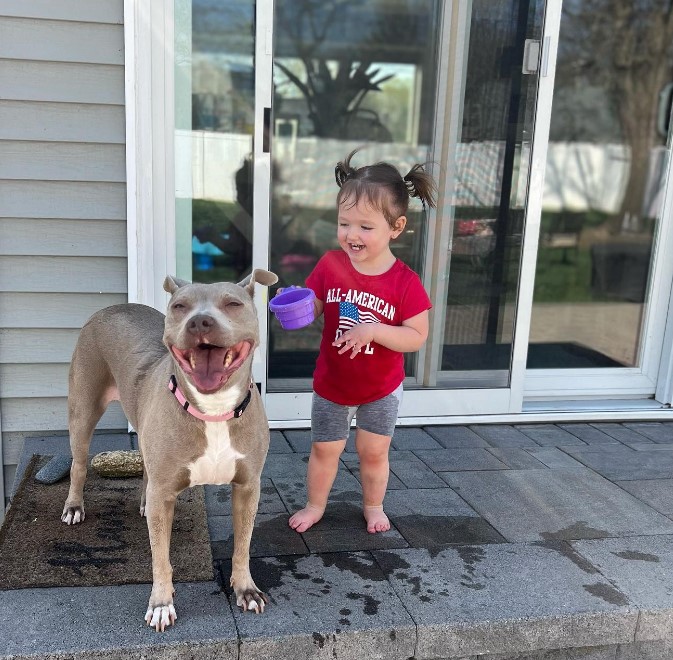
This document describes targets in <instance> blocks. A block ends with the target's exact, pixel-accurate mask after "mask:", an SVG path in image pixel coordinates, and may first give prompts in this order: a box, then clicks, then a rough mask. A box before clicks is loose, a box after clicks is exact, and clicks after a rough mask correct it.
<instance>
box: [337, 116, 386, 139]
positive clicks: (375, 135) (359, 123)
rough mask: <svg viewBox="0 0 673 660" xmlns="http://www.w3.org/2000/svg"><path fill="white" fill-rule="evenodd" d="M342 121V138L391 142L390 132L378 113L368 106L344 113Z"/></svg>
mask: <svg viewBox="0 0 673 660" xmlns="http://www.w3.org/2000/svg"><path fill="white" fill-rule="evenodd" d="M341 121H342V122H343V128H342V131H343V139H345V140H369V141H372V142H392V141H393V136H392V133H391V132H390V131H389V130H388V129H387V128H386V127H385V126H384V125H383V124H382V123H381V120H380V119H379V115H378V113H377V112H375V111H374V110H369V109H368V108H356V109H354V110H351V111H349V112H347V113H346V115H345V116H344V117H343V118H342V119H341Z"/></svg>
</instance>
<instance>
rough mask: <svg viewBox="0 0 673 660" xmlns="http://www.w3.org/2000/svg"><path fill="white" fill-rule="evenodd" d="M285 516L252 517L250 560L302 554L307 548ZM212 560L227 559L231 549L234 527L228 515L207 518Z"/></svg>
mask: <svg viewBox="0 0 673 660" xmlns="http://www.w3.org/2000/svg"><path fill="white" fill-rule="evenodd" d="M288 518H289V516H288V515H287V514H281V515H277V514H276V515H272V514H261V515H258V516H257V517H256V518H255V528H254V529H253V532H252V541H251V542H250V556H251V557H273V556H274V555H305V554H308V548H307V547H306V545H305V543H304V541H303V540H302V537H301V535H300V534H297V532H295V531H294V530H293V529H291V528H290V526H289V525H288ZM208 529H209V531H210V538H211V542H212V543H211V545H212V549H213V559H216V560H220V559H229V558H230V557H231V554H232V552H233V549H234V528H233V522H232V518H231V516H211V517H210V518H208Z"/></svg>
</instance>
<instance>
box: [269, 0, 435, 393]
mask: <svg viewBox="0 0 673 660" xmlns="http://www.w3.org/2000/svg"><path fill="white" fill-rule="evenodd" d="M441 4H442V3H440V2H438V1H436V0H412V1H410V2H405V3H401V2H393V3H391V2H383V1H381V0H370V1H368V2H355V1H352V2H348V1H346V2H324V3H315V2H309V1H305V0H300V1H297V0H277V1H276V2H275V23H274V42H275V55H274V73H273V77H274V99H273V131H272V133H273V141H272V148H271V154H272V161H273V162H272V173H271V176H272V191H271V236H270V266H271V269H272V270H273V271H274V272H276V273H277V274H278V275H279V277H280V284H281V285H282V286H287V285H290V284H303V283H304V281H305V278H306V276H307V275H308V274H309V273H310V272H311V270H312V268H313V266H314V265H315V264H316V262H317V260H318V258H319V257H320V256H321V255H322V254H323V253H324V252H325V251H326V250H329V249H334V248H338V244H337V242H336V194H337V192H338V188H337V186H336V183H335V180H334V166H335V165H336V163H337V161H340V160H343V159H344V158H345V157H346V155H347V154H348V153H349V152H350V151H352V150H353V149H356V148H361V153H360V154H358V155H357V156H356V157H355V159H354V164H355V165H356V166H357V165H364V164H367V163H372V162H377V161H380V160H385V161H388V162H391V163H393V164H394V165H396V166H397V167H399V168H400V170H403V174H404V173H406V172H407V171H408V170H409V169H410V167H411V165H413V164H414V163H416V162H421V163H424V162H428V161H430V160H431V157H432V146H433V145H432V142H433V130H434V108H435V104H436V79H437V73H438V71H437V59H436V52H437V49H438V38H439V33H438V29H437V27H436V26H438V25H441V14H440V7H441ZM427 222H428V218H427V215H426V214H425V213H424V212H423V211H422V209H421V206H420V204H416V203H414V202H412V205H411V206H410V210H409V214H408V224H407V230H406V231H405V232H404V234H403V235H402V236H401V237H400V238H399V239H398V240H396V241H395V242H394V243H393V244H392V245H391V247H392V249H393V252H394V253H395V254H396V256H398V257H399V258H400V259H402V260H403V261H404V262H405V263H407V264H408V265H409V266H411V267H412V268H413V269H414V270H415V271H416V272H418V273H419V274H422V273H423V263H424V256H425V255H424V251H425V233H426V227H427ZM320 333H321V325H320V323H316V324H314V325H313V326H311V327H309V328H308V329H306V330H304V331H302V332H299V333H288V332H285V331H283V330H282V329H281V327H280V325H279V324H278V322H277V320H276V319H275V318H273V317H272V318H271V319H270V331H269V372H268V377H269V385H268V387H269V390H276V391H278V390H287V389H289V390H292V389H304V390H308V389H310V387H311V383H310V379H311V376H312V374H313V368H314V366H315V359H316V356H317V351H318V346H319V343H320ZM415 362H416V356H410V357H409V359H408V360H407V369H408V372H413V371H414V364H415Z"/></svg>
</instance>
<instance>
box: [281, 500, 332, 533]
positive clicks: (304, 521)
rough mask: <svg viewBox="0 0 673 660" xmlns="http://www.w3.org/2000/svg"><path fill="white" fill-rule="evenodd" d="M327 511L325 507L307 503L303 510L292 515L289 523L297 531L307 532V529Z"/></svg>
mask: <svg viewBox="0 0 673 660" xmlns="http://www.w3.org/2000/svg"><path fill="white" fill-rule="evenodd" d="M323 513H325V509H324V508H323V509H321V508H320V507H319V506H314V505H313V504H307V505H306V506H305V507H304V508H303V509H302V510H301V511H297V513H295V514H294V515H293V516H291V517H290V520H289V521H288V524H289V525H290V527H292V529H294V531H295V532H299V533H300V534H301V533H302V532H305V531H306V530H307V529H309V528H311V527H313V525H315V524H316V523H317V522H318V521H319V520H320V519H321V518H322V514H323Z"/></svg>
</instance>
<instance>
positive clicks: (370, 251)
mask: <svg viewBox="0 0 673 660" xmlns="http://www.w3.org/2000/svg"><path fill="white" fill-rule="evenodd" d="M338 212H339V217H338V229H337V238H338V240H339V245H340V246H341V249H342V250H343V251H344V252H345V253H346V254H347V255H348V257H349V258H350V260H351V263H352V264H353V267H354V268H355V270H357V271H358V272H360V273H363V274H364V275H380V274H381V273H385V272H386V271H387V270H388V269H389V268H391V267H392V265H393V264H394V263H395V257H394V255H393V253H392V252H391V251H390V241H391V239H393V238H397V237H398V236H399V235H400V234H401V233H402V231H403V230H404V226H405V225H406V222H407V219H406V217H405V216H400V217H399V218H398V219H397V221H396V223H395V229H393V228H391V226H390V225H389V224H388V221H387V220H386V218H385V216H384V215H383V213H381V211H379V210H377V209H375V208H373V207H372V206H370V205H369V204H367V203H366V202H365V201H364V200H360V201H359V202H358V203H357V204H356V205H354V206H350V207H348V204H346V206H344V205H343V204H341V205H340V206H339V208H338Z"/></svg>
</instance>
